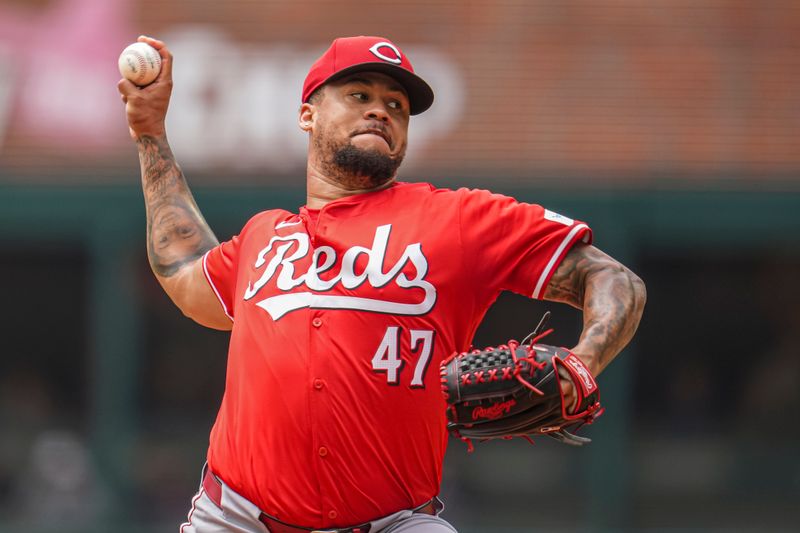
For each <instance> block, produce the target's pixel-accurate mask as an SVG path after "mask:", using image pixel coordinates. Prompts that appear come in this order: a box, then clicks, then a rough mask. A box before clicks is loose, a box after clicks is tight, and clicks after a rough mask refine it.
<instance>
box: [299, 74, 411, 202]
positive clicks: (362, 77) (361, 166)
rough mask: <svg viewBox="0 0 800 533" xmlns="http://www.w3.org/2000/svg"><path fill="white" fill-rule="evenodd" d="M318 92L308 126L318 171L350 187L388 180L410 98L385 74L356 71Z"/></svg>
mask: <svg viewBox="0 0 800 533" xmlns="http://www.w3.org/2000/svg"><path fill="white" fill-rule="evenodd" d="M322 91H323V94H322V95H321V98H320V99H319V100H317V101H316V103H315V104H314V108H315V111H316V113H314V119H313V126H312V127H311V140H312V144H311V148H312V150H313V154H312V155H313V156H314V157H315V158H316V160H317V161H318V162H319V164H320V166H321V167H322V168H321V170H322V171H323V172H324V173H325V174H326V175H328V176H329V177H335V178H336V179H338V180H339V181H340V182H341V183H342V184H343V185H345V186H346V187H348V188H354V189H356V188H370V187H375V186H378V185H381V184H383V183H386V182H387V181H389V180H390V179H392V178H393V177H394V176H395V174H396V173H397V168H398V167H399V166H400V163H401V162H402V161H403V157H404V156H405V152H406V145H407V140H408V122H409V102H408V96H407V95H406V92H405V90H404V89H403V88H402V86H401V85H400V84H399V83H397V82H396V81H395V80H394V79H393V78H391V77H389V76H386V75H384V74H380V73H377V72H359V73H356V74H353V75H350V76H347V77H345V78H342V79H341V80H337V81H334V82H331V83H329V84H327V85H325V86H324V87H323V88H322ZM301 112H302V111H301Z"/></svg>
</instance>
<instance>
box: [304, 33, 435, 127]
mask: <svg viewBox="0 0 800 533" xmlns="http://www.w3.org/2000/svg"><path fill="white" fill-rule="evenodd" d="M364 71H367V72H380V73H382V74H386V75H387V76H391V77H392V78H394V79H395V80H396V81H397V82H398V83H400V85H402V86H403V88H404V89H405V91H406V94H408V101H409V104H410V110H409V112H410V114H412V115H418V114H419V113H422V112H423V111H425V110H426V109H428V108H429V107H430V106H431V104H433V89H431V87H430V85H428V84H427V83H426V82H425V80H423V79H422V78H420V77H419V76H417V74H415V73H414V67H413V66H411V61H409V60H408V56H406V55H404V54H403V53H402V52H401V51H400V48H399V47H398V46H397V45H396V44H394V43H393V42H391V41H390V40H389V39H386V38H385V37H367V36H364V35H360V36H358V37H341V38H339V39H336V40H335V41H333V43H332V44H331V46H330V48H328V49H327V50H326V51H325V53H324V54H322V56H321V57H320V58H319V59H317V61H316V62H315V63H314V64H313V65H311V69H310V70H309V71H308V75H307V76H306V80H305V82H304V83H303V103H306V102H308V99H309V98H310V97H311V94H312V93H313V92H314V91H316V90H317V89H318V88H319V87H321V86H322V85H324V84H326V83H328V82H331V81H334V80H337V79H339V78H343V77H344V76H347V75H348V74H353V73H355V72H364Z"/></svg>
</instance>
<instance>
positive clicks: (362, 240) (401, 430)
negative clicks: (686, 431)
mask: <svg viewBox="0 0 800 533" xmlns="http://www.w3.org/2000/svg"><path fill="white" fill-rule="evenodd" d="M139 41H141V42H146V43H148V44H150V45H152V46H153V47H155V48H156V49H157V50H158V51H159V54H160V55H161V59H162V68H161V72H160V74H159V75H158V77H157V78H156V80H155V81H154V82H153V83H152V84H150V85H148V86H146V87H137V86H136V85H134V84H132V83H131V82H130V81H127V80H124V79H123V80H121V81H120V82H119V85H118V88H119V91H120V93H121V96H122V100H123V102H124V103H125V108H126V113H127V120H128V125H129V127H130V133H131V136H132V137H133V139H134V141H135V142H136V145H137V146H138V150H139V158H140V162H141V170H142V187H143V190H144V197H145V204H146V210H147V249H148V256H149V261H150V264H151V266H152V270H153V272H154V274H155V276H156V278H157V279H158V281H159V282H160V283H161V285H162V286H163V288H164V290H165V291H166V292H167V294H168V295H169V296H170V298H171V299H172V300H173V302H174V303H175V304H176V305H177V306H178V307H179V308H180V310H181V311H182V312H183V313H184V314H185V315H187V316H189V317H191V318H192V319H194V320H195V321H197V322H198V323H200V324H202V325H205V326H208V327H211V328H216V329H221V330H230V331H231V337H230V350H229V354H228V368H227V377H226V388H225V395H224V397H223V399H222V404H221V406H220V410H219V414H218V416H217V419H216V422H215V424H214V427H213V429H212V431H211V437H210V445H209V449H208V457H207V463H206V465H205V467H204V469H203V476H202V483H201V485H200V490H199V492H198V493H197V495H196V496H195V498H194V499H193V501H192V505H191V511H190V512H189V515H188V520H187V521H186V523H185V524H183V525H182V526H181V528H180V531H181V533H212V532H228V531H233V532H243V533H244V532H248V533H255V532H264V531H270V532H273V533H284V532H298V533H299V532H304V531H337V532H350V533H366V532H370V533H377V532H393V533H400V532H415V533H436V532H441V533H443V532H451V531H455V530H454V528H453V527H452V526H451V525H450V524H449V523H448V522H446V521H445V520H444V519H443V518H442V517H441V516H440V511H441V509H442V504H441V502H440V501H439V500H438V498H437V495H438V493H439V488H440V482H441V477H442V461H443V458H444V454H445V448H446V444H447V439H448V435H449V434H451V433H453V434H456V435H459V436H461V437H462V438H465V439H470V440H473V439H483V438H494V437H498V436H501V437H505V436H516V435H519V436H529V435H536V434H551V435H552V436H557V437H558V438H560V439H562V440H567V441H569V440H570V438H571V437H574V438H575V439H578V440H580V438H579V437H576V436H574V435H573V434H572V433H570V432H566V431H565V430H566V428H567V427H568V426H569V424H572V423H575V422H580V423H585V422H588V421H592V420H593V419H594V418H595V417H596V416H597V415H598V414H599V412H600V409H599V402H598V399H599V396H598V394H597V384H596V382H595V381H594V377H595V376H597V375H598V374H599V373H600V372H601V371H602V370H603V369H604V368H605V367H606V366H607V365H608V364H609V363H610V362H611V360H612V359H613V358H614V357H615V356H616V355H617V354H618V353H619V352H620V351H621V350H622V349H623V347H624V346H625V345H626V344H627V343H628V342H629V341H630V339H631V338H632V336H633V334H634V332H635V330H636V328H637V326H638V323H639V320H640V317H641V314H642V310H643V307H644V302H645V290H644V285H643V283H642V281H641V280H640V279H639V278H638V277H637V276H636V275H635V274H633V273H632V272H631V271H630V270H628V269H627V268H626V267H624V266H623V265H621V264H620V263H619V262H617V261H615V260H614V259H612V258H611V257H609V256H608V255H606V254H605V253H603V252H602V251H600V250H599V249H597V248H596V247H594V246H592V245H591V241H592V232H591V229H590V228H589V226H588V225H587V224H586V223H584V222H581V221H579V220H573V219H571V218H568V217H566V216H563V215H560V214H558V213H555V212H553V211H549V210H547V209H545V208H543V207H541V206H539V205H533V204H526V203H521V202H518V201H516V200H515V199H513V198H509V197H507V196H502V195H499V194H493V193H491V192H489V191H485V190H470V189H459V190H448V189H439V188H436V187H433V186H431V185H429V184H427V183H404V182H401V181H399V180H398V168H399V167H400V164H401V162H402V161H403V157H404V156H405V153H406V148H407V144H408V138H407V136H408V135H407V134H408V125H409V120H410V117H411V116H414V115H417V114H419V113H422V112H424V111H425V110H426V109H428V108H429V107H430V106H431V105H432V104H433V100H434V95H433V90H432V89H431V88H430V86H429V85H428V84H427V83H426V82H425V81H424V80H423V79H422V78H421V77H419V76H418V75H417V74H416V73H415V72H414V69H413V67H412V65H411V62H410V61H409V58H408V57H407V56H406V55H405V54H404V53H403V51H402V50H401V49H400V48H399V47H398V46H397V45H396V44H394V43H393V42H391V41H390V40H388V39H386V38H383V37H365V36H359V37H348V38H340V39H336V40H335V41H334V42H333V43H332V45H331V46H330V48H329V49H328V50H327V51H326V52H325V53H324V54H323V55H322V56H321V57H320V58H319V59H318V60H317V61H316V62H315V63H314V64H313V65H311V68H310V70H309V72H308V76H307V77H306V79H305V83H304V85H303V87H302V93H301V94H302V96H301V98H300V102H301V106H300V109H299V113H298V127H299V128H300V129H301V130H302V131H303V132H305V133H306V134H307V136H308V166H307V172H306V190H307V198H306V205H304V206H302V207H300V208H299V209H298V210H297V211H294V212H292V211H285V210H283V209H270V210H266V211H263V212H261V213H259V214H257V215H255V216H254V217H253V218H251V219H250V220H249V221H248V222H247V224H245V226H244V227H243V228H242V230H241V232H240V233H239V234H238V235H236V236H234V237H233V238H231V239H230V240H228V241H226V242H223V243H221V244H219V243H218V241H217V239H216V237H215V236H214V234H213V232H212V231H211V229H210V228H209V227H208V225H207V224H206V222H205V220H204V219H203V217H202V215H201V213H200V211H199V209H198V207H197V205H196V204H195V202H194V200H193V199H192V195H191V193H190V191H189V187H188V185H187V182H186V179H185V178H184V175H183V173H182V171H181V169H180V167H179V166H178V164H177V162H176V160H175V157H174V156H173V154H172V152H171V150H170V147H169V144H168V142H167V137H166V132H165V127H164V122H165V117H166V114H167V107H168V104H169V99H170V93H171V89H172V61H173V58H172V55H171V54H170V52H169V50H168V48H167V47H166V46H165V44H164V43H163V42H161V41H158V40H156V39H152V38H149V37H140V38H139ZM506 290H509V291H514V292H516V293H519V294H524V295H527V296H529V297H532V298H537V299H545V300H551V301H557V302H564V303H567V304H570V305H572V306H575V307H577V308H579V309H582V310H583V316H584V328H583V331H582V334H581V336H580V339H579V340H578V342H577V344H576V345H575V346H573V347H572V348H571V349H569V350H567V349H566V348H558V349H556V348H553V347H547V346H546V345H541V344H539V343H538V341H539V339H540V338H541V333H542V332H541V331H539V332H537V335H536V336H535V337H534V338H531V340H530V342H527V343H526V342H524V341H523V342H521V343H514V342H511V343H509V344H508V345H504V346H501V347H497V348H489V349H485V350H470V347H471V341H472V338H473V335H474V333H475V331H476V329H477V327H478V325H479V323H480V321H481V319H482V318H483V316H484V314H485V312H486V311H487V309H488V308H489V306H490V305H491V304H492V303H493V302H494V300H495V299H496V298H497V296H498V294H499V293H500V292H501V291H506ZM548 391H549V392H548ZM544 401H546V402H547V405H546V406H545V407H540V406H539V405H541V403H542V402H544ZM537 402H538V405H537V406H534V407H531V406H530V405H529V404H531V403H537ZM523 405H524V407H523ZM498 419H504V420H506V421H507V425H506V426H504V427H503V428H502V429H498V428H496V427H494V426H481V424H482V423H484V422H486V423H488V422H489V421H490V420H491V421H492V422H494V421H496V420H498ZM523 419H524V420H523Z"/></svg>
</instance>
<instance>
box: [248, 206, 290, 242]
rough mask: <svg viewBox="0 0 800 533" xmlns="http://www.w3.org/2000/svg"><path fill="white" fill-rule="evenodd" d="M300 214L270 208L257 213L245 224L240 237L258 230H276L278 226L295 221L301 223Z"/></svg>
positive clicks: (260, 231)
mask: <svg viewBox="0 0 800 533" xmlns="http://www.w3.org/2000/svg"><path fill="white" fill-rule="evenodd" d="M299 221H300V216H299V215H298V214H296V213H292V212H291V211H286V210H285V209H269V210H266V211H261V212H259V213H256V214H255V215H253V216H252V217H250V219H249V220H248V221H247V222H246V223H245V224H244V226H243V227H242V229H241V231H240V232H239V236H240V237H244V236H246V235H247V234H248V233H253V232H258V233H262V232H263V231H264V230H267V229H269V230H270V231H271V230H274V229H275V227H276V226H280V225H281V224H286V225H289V224H291V223H293V222H297V223H299Z"/></svg>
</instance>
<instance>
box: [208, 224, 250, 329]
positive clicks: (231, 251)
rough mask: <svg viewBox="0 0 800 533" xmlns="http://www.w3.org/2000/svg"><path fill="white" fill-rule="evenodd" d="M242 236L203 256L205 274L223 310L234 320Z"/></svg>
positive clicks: (237, 236)
mask: <svg viewBox="0 0 800 533" xmlns="http://www.w3.org/2000/svg"><path fill="white" fill-rule="evenodd" d="M240 240H241V235H236V236H234V237H233V238H232V239H231V240H229V241H225V242H223V243H222V244H219V245H218V246H216V247H214V248H212V249H211V250H209V251H208V252H206V254H205V255H204V256H203V273H204V274H205V276H206V280H207V281H208V284H209V285H211V289H212V290H213V291H214V294H216V295H217V299H218V300H219V303H220V304H221V305H222V310H223V311H225V314H226V315H228V318H230V319H231V320H233V315H234V310H233V302H234V293H235V291H236V278H237V274H238V267H239V243H240Z"/></svg>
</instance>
